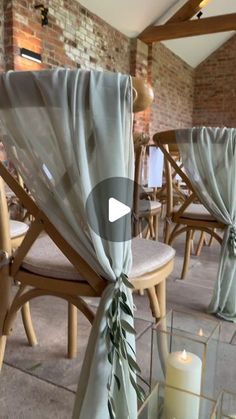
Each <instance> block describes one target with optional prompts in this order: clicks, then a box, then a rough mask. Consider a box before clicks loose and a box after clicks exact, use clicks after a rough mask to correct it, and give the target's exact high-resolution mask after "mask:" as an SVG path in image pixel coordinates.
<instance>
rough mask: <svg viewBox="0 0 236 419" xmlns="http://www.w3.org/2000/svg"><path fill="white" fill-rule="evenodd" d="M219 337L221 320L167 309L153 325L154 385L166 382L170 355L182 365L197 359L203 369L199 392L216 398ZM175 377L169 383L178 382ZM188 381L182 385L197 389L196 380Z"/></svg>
mask: <svg viewBox="0 0 236 419" xmlns="http://www.w3.org/2000/svg"><path fill="white" fill-rule="evenodd" d="M219 337H220V322H219V321H217V320H216V319H214V318H209V317H206V316H199V315H196V314H192V313H186V312H181V311H176V310H171V311H170V312H168V313H167V315H166V317H164V318H163V319H161V320H160V321H159V322H158V323H157V325H155V326H154V327H153V329H152V354H151V377H150V383H151V387H152V388H153V387H154V386H155V384H156V383H157V382H159V383H160V382H163V383H165V382H166V368H167V364H168V363H170V361H171V358H172V362H174V364H175V363H176V362H177V364H179V361H180V367H181V365H182V364H186V365H187V364H188V363H189V362H190V364H191V363H194V362H197V363H198V365H200V367H199V368H200V369H201V371H200V373H199V374H200V377H201V378H200V390H199V392H200V393H199V394H204V396H206V397H210V398H213V399H214V398H216V388H215V371H216V364H217V355H218V346H219V345H218V344H219ZM175 358H176V359H177V361H176V359H175ZM185 358H186V359H185ZM177 367H178V365H177ZM174 368H175V365H174ZM186 368H187V366H186ZM189 368H190V374H193V373H192V372H191V368H192V367H191V366H190V365H189ZM175 373H176V371H175ZM175 373H174V374H175ZM198 379H199V378H198ZM175 381H176V380H175V379H174V378H173V377H172V378H171V379H170V382H168V383H167V384H171V385H174V386H175V385H176V384H175ZM173 383H174V384H173ZM189 383H190V387H189V388H188V385H187V387H186V388H184V387H183V389H184V390H190V391H193V392H195V387H194V385H193V387H192V384H193V380H190V382H189ZM176 419H177V418H176ZM189 419H190V418H189Z"/></svg>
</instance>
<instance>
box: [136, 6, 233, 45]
mask: <svg viewBox="0 0 236 419" xmlns="http://www.w3.org/2000/svg"><path fill="white" fill-rule="evenodd" d="M233 30H236V13H231V14H228V15H220V16H213V17H207V18H204V19H194V20H188V21H185V22H176V23H166V24H165V25H160V26H150V27H148V28H147V29H145V30H144V31H143V32H142V33H141V34H140V35H139V37H138V38H139V39H140V40H141V41H143V42H146V43H147V44H151V43H152V42H159V41H166V40H168V39H177V38H186V37H189V36H197V35H206V34H211V33H218V32H227V31H233Z"/></svg>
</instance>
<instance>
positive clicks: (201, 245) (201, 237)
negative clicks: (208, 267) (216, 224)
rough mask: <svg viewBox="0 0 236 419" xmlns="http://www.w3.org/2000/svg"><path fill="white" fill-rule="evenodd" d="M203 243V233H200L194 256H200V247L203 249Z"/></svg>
mask: <svg viewBox="0 0 236 419" xmlns="http://www.w3.org/2000/svg"><path fill="white" fill-rule="evenodd" d="M205 241H206V240H205V231H202V232H201V236H200V239H199V242H198V245H197V249H196V253H195V256H200V253H201V251H202V247H203V245H204V243H205Z"/></svg>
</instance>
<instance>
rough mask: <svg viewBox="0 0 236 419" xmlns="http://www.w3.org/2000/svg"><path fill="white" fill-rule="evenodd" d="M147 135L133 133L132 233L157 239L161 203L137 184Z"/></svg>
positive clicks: (140, 175)
mask: <svg viewBox="0 0 236 419" xmlns="http://www.w3.org/2000/svg"><path fill="white" fill-rule="evenodd" d="M148 142H149V136H148V135H145V134H142V133H135V134H134V151H135V175H134V180H135V190H134V204H133V210H134V215H135V223H134V234H135V236H139V237H144V238H151V239H153V240H158V219H159V216H160V213H161V203H160V202H159V201H156V200H153V199H151V197H150V195H149V194H148V193H146V192H145V191H144V189H142V191H140V187H139V185H141V184H142V171H143V162H144V156H145V152H146V146H147V144H148ZM143 220H144V221H146V224H147V226H146V228H145V229H144V232H143V231H142V222H143Z"/></svg>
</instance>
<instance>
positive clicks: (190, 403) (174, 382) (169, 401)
mask: <svg viewBox="0 0 236 419" xmlns="http://www.w3.org/2000/svg"><path fill="white" fill-rule="evenodd" d="M201 375H202V361H201V359H200V358H199V357H198V356H197V355H194V354H192V353H190V352H188V353H187V352H186V351H183V352H173V353H171V354H170V355H169V356H168V358H167V363H166V386H173V387H175V388H176V389H180V390H186V391H189V392H191V393H194V394H197V395H200V393H201ZM199 407H200V398H199V397H198V396H194V395H193V394H188V393H185V392H184V391H178V390H175V389H172V388H168V387H166V390H165V403H164V413H165V419H173V418H176V419H190V418H191V419H199Z"/></svg>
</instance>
